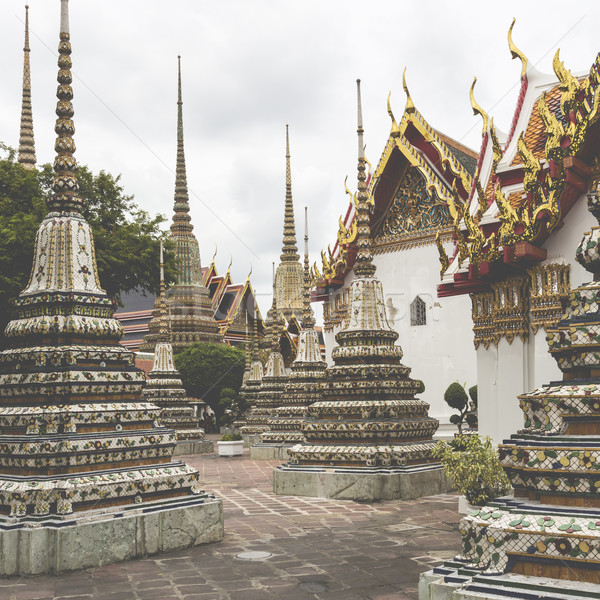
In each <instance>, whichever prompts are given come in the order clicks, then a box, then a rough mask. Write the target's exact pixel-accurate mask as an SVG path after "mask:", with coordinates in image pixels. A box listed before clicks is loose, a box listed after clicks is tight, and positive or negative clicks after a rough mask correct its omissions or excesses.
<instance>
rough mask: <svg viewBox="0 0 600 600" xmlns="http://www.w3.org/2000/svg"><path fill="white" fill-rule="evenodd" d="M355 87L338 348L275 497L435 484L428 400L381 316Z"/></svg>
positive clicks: (356, 495) (397, 493)
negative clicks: (352, 187) (348, 252)
mask: <svg viewBox="0 0 600 600" xmlns="http://www.w3.org/2000/svg"><path fill="white" fill-rule="evenodd" d="M357 85H358V192H357V194H356V197H355V204H356V212H357V220H356V221H357V238H356V247H357V256H356V262H355V267H354V273H355V279H354V280H353V282H352V284H351V288H350V292H349V307H348V319H347V322H346V326H345V328H344V329H343V330H342V331H340V332H338V333H337V335H336V341H337V342H338V344H339V345H338V346H336V347H335V348H334V350H333V353H332V358H333V360H334V363H335V364H334V366H332V367H329V368H328V369H327V373H326V379H325V382H324V383H323V387H322V393H323V400H322V401H319V402H315V403H314V404H313V405H312V406H310V407H309V409H308V416H309V420H308V421H307V422H306V424H305V426H304V437H305V439H306V442H307V445H304V446H301V445H297V446H294V447H292V448H291V449H290V450H288V453H289V456H290V460H289V463H287V464H286V465H284V466H283V467H279V468H278V469H276V471H275V473H274V480H273V487H274V490H275V492H276V493H278V494H299V495H312V496H326V497H336V498H349V499H350V498H351V499H364V500H366V499H377V498H379V499H381V498H393V497H416V496H420V495H426V494H431V493H436V492H439V491H441V490H442V489H444V478H443V475H442V472H441V468H440V465H439V464H437V463H435V462H434V461H433V459H432V457H431V451H432V450H433V447H434V445H435V444H434V443H433V441H432V436H433V434H434V433H435V431H436V429H437V427H438V421H437V420H436V419H432V418H429V417H428V415H427V410H428V404H427V403H426V402H423V401H421V400H417V399H416V398H415V397H414V396H415V393H416V392H417V390H418V387H419V384H418V383H417V382H416V381H414V380H412V379H410V377H409V373H410V368H408V367H406V366H404V365H402V364H401V362H400V360H401V358H402V350H401V348H400V347H399V346H396V345H395V341H396V339H397V338H398V334H397V333H396V332H395V331H394V330H393V329H392V327H391V326H390V324H389V322H388V319H387V316H386V309H385V305H384V300H383V288H382V285H381V283H380V282H379V281H378V279H377V278H376V277H375V265H374V264H373V262H372V258H373V256H372V251H371V239H370V229H369V210H370V201H369V194H368V193H367V185H366V174H365V162H366V161H365V158H364V147H363V128H362V114H361V105H360V81H358V82H357ZM409 482H410V483H409Z"/></svg>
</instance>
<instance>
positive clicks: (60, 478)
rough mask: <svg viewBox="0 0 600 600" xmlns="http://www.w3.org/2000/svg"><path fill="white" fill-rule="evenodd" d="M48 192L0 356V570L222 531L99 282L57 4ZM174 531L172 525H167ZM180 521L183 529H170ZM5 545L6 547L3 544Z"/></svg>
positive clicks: (90, 561) (150, 548) (209, 537)
mask: <svg viewBox="0 0 600 600" xmlns="http://www.w3.org/2000/svg"><path fill="white" fill-rule="evenodd" d="M61 2H62V10H61V28H60V43H59V47H58V50H59V58H58V67H59V71H58V89H57V96H58V103H57V108H56V114H57V116H58V118H57V120H56V125H55V131H56V134H57V139H56V143H55V149H56V153H57V154H56V158H55V161H54V170H55V173H56V174H55V177H54V183H53V195H52V196H51V197H50V198H49V199H48V208H49V212H48V214H47V216H46V218H45V219H44V220H43V221H42V223H41V224H40V227H39V229H38V233H37V237H36V241H35V252H34V261H33V267H32V270H31V276H30V279H29V282H28V284H27V287H26V288H25V289H24V290H23V291H22V292H21V294H20V295H19V297H18V299H17V300H16V310H17V317H16V319H14V320H13V321H11V322H10V323H9V324H8V325H7V327H6V332H5V335H6V340H7V344H8V348H7V349H6V350H4V351H3V352H1V353H0V545H1V547H2V548H4V551H3V552H2V553H0V574H2V575H8V574H15V573H22V574H25V573H29V574H31V573H43V572H61V571H66V570H71V569H76V568H83V567H88V566H93V565H98V564H105V563H107V562H113V561H117V560H124V559H127V558H133V557H135V556H142V555H145V554H148V553H154V552H159V551H165V550H169V549H175V548H181V547H186V546H190V545H194V544H197V543H200V542H204V541H214V540H218V539H222V536H223V515H222V506H221V502H220V500H215V499H214V498H212V497H209V496H207V495H206V494H204V493H203V492H201V490H200V488H199V483H198V472H197V470H196V469H193V468H191V467H189V466H188V465H186V464H185V463H182V462H180V461H171V455H172V453H173V448H174V445H175V434H174V432H173V431H172V430H170V429H168V428H166V427H164V426H162V425H160V424H159V423H158V417H159V410H158V408H157V407H156V406H154V405H153V404H150V403H148V402H145V401H143V400H142V399H141V393H142V387H143V385H144V374H143V372H141V371H140V370H138V369H137V368H136V367H135V366H134V357H133V354H132V353H131V352H129V351H127V350H126V349H125V348H123V347H121V346H119V339H120V337H121V335H122V328H121V326H120V324H119V323H118V321H117V320H116V319H114V318H113V312H114V303H113V301H112V300H111V299H109V298H108V297H107V296H106V293H105V292H104V291H103V290H102V289H101V287H100V283H99V281H98V272H97V265H96V258H95V254H94V242H93V237H92V231H91V229H90V226H89V224H88V223H87V222H86V220H85V219H84V218H83V216H82V207H83V200H82V199H81V198H79V197H78V189H79V186H78V182H77V177H76V175H75V172H76V168H77V163H76V161H75V158H74V156H73V153H74V151H75V142H74V140H73V134H74V131H75V127H74V123H73V119H72V117H73V104H72V102H71V100H72V98H73V90H72V87H71V81H72V76H71V44H70V41H69V39H70V36H69V26H68V24H69V21H68V0H61ZM174 526H176V527H177V528H178V529H174ZM182 528H183V529H182ZM7 548H12V550H11V551H7V550H6V549H7Z"/></svg>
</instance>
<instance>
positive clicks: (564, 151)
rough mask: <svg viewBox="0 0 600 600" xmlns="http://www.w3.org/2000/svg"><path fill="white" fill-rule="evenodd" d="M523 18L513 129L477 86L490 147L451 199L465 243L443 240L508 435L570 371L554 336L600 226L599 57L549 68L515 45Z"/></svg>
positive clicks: (487, 418)
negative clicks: (596, 207)
mask: <svg viewBox="0 0 600 600" xmlns="http://www.w3.org/2000/svg"><path fill="white" fill-rule="evenodd" d="M513 25H514V22H513ZM513 25H511V27H510V29H509V36H508V39H509V47H510V50H511V53H512V55H513V58H516V57H518V58H519V59H520V61H521V65H522V69H521V87H520V91H519V96H518V100H517V106H516V108H515V112H514V116H513V119H512V124H511V127H510V131H509V133H508V135H507V136H502V135H501V134H499V133H497V132H496V129H495V127H494V123H493V120H492V119H490V118H489V117H488V115H487V113H486V112H485V111H484V110H483V108H481V107H480V106H479V105H477V103H476V102H475V100H474V97H473V88H471V99H472V105H473V108H474V110H475V112H477V113H478V114H479V115H480V116H481V118H482V121H483V128H482V145H481V150H480V154H479V158H478V162H477V171H476V174H475V176H474V177H473V179H472V184H471V186H470V187H460V186H456V190H455V193H454V194H453V198H452V200H451V202H450V203H449V207H450V209H451V211H452V214H453V229H454V233H453V237H454V239H455V245H454V248H453V249H451V250H450V252H446V249H445V248H442V249H441V252H440V261H441V265H442V269H441V271H442V280H441V283H439V285H438V295H439V297H440V302H441V301H442V299H446V298H449V297H460V296H462V297H463V298H465V299H466V298H467V295H469V296H470V300H471V318H472V328H473V337H472V339H473V342H474V345H475V348H476V357H477V363H476V364H477V386H478V396H479V409H478V412H479V429H480V431H482V432H484V433H486V434H489V435H491V436H492V438H493V439H494V441H495V442H496V443H499V442H501V441H502V440H503V439H504V438H506V437H507V436H508V435H510V434H511V432H514V431H516V430H517V429H518V428H519V427H520V426H521V421H522V416H521V411H520V408H519V406H518V404H516V403H515V402H514V401H513V400H512V399H513V398H515V397H516V396H518V395H519V394H522V393H524V392H528V391H531V390H533V389H535V388H537V387H539V386H541V385H543V384H544V383H545V382H547V381H555V380H558V379H559V378H560V375H561V374H560V370H559V369H558V367H557V366H556V363H555V361H554V360H552V358H551V357H550V355H549V354H548V352H547V342H546V334H547V330H548V328H550V327H553V326H554V325H555V324H556V323H557V321H558V320H559V319H560V317H561V315H562V314H563V310H564V308H565V302H566V301H567V296H568V294H569V290H570V287H571V286H570V283H571V284H573V285H574V286H575V287H577V286H578V285H580V284H581V283H583V282H584V281H585V280H586V277H587V273H586V271H585V270H584V268H583V267H582V266H581V265H579V264H577V262H576V261H574V260H573V259H572V258H570V256H571V254H570V248H573V247H575V246H576V245H577V242H578V238H579V236H580V234H581V231H587V230H589V228H590V227H591V226H592V225H593V224H594V223H593V218H592V216H591V215H590V214H589V213H588V211H587V209H586V202H585V193H586V191H587V186H588V181H589V180H590V176H591V173H592V171H593V169H595V168H596V167H595V164H596V163H595V161H596V160H597V156H596V155H597V151H596V150H595V148H597V147H598V139H599V138H598V128H597V127H594V126H593V125H594V118H595V116H594V115H595V110H596V109H595V108H594V106H593V105H592V104H590V103H591V102H593V101H597V97H596V96H594V94H595V89H596V88H595V87H594V86H595V85H596V76H597V74H596V70H595V69H597V66H596V65H594V67H593V69H592V72H591V74H590V75H589V76H588V77H585V76H574V75H572V74H571V73H570V71H569V70H568V69H567V68H566V67H565V66H564V64H563V63H562V61H561V60H560V58H559V55H558V53H557V54H556V56H555V57H554V61H553V67H554V74H552V75H546V74H542V73H540V72H538V71H536V70H535V69H533V68H532V67H531V66H530V65H529V63H528V61H527V58H526V57H525V55H524V54H523V53H522V52H521V51H520V50H519V49H518V48H517V47H516V46H515V44H514V43H513V41H512V27H513ZM594 99H595V100H594Z"/></svg>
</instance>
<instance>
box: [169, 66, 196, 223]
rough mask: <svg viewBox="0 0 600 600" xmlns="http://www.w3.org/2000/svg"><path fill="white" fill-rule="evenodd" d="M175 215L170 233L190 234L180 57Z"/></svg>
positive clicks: (178, 67) (178, 69)
mask: <svg viewBox="0 0 600 600" xmlns="http://www.w3.org/2000/svg"><path fill="white" fill-rule="evenodd" d="M174 210H175V214H174V216H173V224H172V225H171V232H172V234H173V235H181V234H183V235H185V234H191V233H192V231H193V230H194V226H193V225H192V223H191V217H190V214H189V213H190V199H189V195H188V186H187V174H186V168H185V150H184V145H183V100H182V94H181V56H178V57H177V164H176V167H175V205H174Z"/></svg>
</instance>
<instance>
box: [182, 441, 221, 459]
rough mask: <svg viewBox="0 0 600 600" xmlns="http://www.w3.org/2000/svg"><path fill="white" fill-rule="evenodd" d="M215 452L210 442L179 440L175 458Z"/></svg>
mask: <svg viewBox="0 0 600 600" xmlns="http://www.w3.org/2000/svg"><path fill="white" fill-rule="evenodd" d="M214 451H215V446H214V444H213V442H211V441H210V440H178V441H177V445H176V446H175V451H174V452H173V456H181V455H183V454H208V453H210V452H214Z"/></svg>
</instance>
